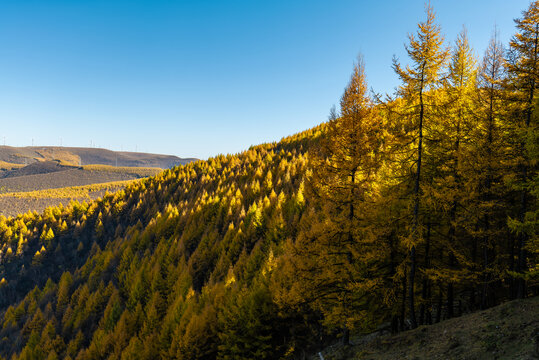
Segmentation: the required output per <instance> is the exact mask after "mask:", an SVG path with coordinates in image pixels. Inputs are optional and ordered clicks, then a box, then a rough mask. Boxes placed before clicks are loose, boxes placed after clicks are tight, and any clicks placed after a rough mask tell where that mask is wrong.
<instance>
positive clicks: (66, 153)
mask: <svg viewBox="0 0 539 360" xmlns="http://www.w3.org/2000/svg"><path fill="white" fill-rule="evenodd" d="M47 160H50V161H53V160H56V161H59V162H60V163H62V164H65V165H74V166H81V165H89V164H101V165H110V166H129V167H156V168H161V169H168V168H171V167H174V166H177V165H182V164H186V163H188V162H190V161H193V160H196V159H194V158H179V157H177V156H174V155H161V154H148V153H140V152H126V151H112V150H108V149H98V148H82V147H61V146H27V147H11V146H0V161H3V162H6V163H9V164H19V165H20V164H24V165H27V164H31V163H34V162H38V161H47ZM4 167H5V165H4Z"/></svg>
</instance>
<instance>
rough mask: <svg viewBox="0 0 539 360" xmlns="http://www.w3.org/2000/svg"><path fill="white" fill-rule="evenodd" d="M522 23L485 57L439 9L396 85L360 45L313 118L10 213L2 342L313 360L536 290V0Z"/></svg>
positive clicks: (23, 354)
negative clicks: (364, 56)
mask: <svg viewBox="0 0 539 360" xmlns="http://www.w3.org/2000/svg"><path fill="white" fill-rule="evenodd" d="M515 23H516V32H515V35H514V36H513V37H512V40H511V41H510V43H509V44H508V45H507V46H505V45H504V44H501V43H500V41H499V39H498V36H497V34H496V32H494V33H493V37H492V40H491V42H490V44H489V45H488V48H487V50H486V52H485V54H484V55H483V56H482V58H481V59H476V58H475V57H474V55H473V50H472V49H471V48H470V45H469V42H468V38H467V34H466V31H465V30H463V32H462V33H461V34H459V35H458V37H457V39H456V41H455V42H454V43H453V44H452V45H451V46H447V45H446V44H445V41H444V38H443V36H442V33H441V29H440V27H439V26H438V25H437V23H436V19H435V13H434V11H433V10H432V9H431V8H430V7H427V9H426V19H425V21H424V22H421V23H420V24H418V28H417V31H416V32H415V33H413V34H410V35H409V42H408V43H407V45H406V51H407V53H408V55H409V59H407V60H408V62H407V63H404V64H401V63H400V62H399V61H398V60H397V59H395V60H394V64H393V70H394V71H395V72H396V74H397V75H398V77H399V78H400V80H401V84H400V86H399V87H398V89H397V91H396V93H395V94H392V95H387V96H382V95H379V94H372V93H370V92H369V90H368V84H367V80H366V76H365V65H364V64H363V62H362V60H361V58H359V59H358V61H357V63H356V65H355V67H354V69H353V72H352V75H351V78H350V82H349V83H348V85H347V86H346V88H345V91H344V94H343V96H342V98H341V100H340V107H339V109H338V110H337V109H332V111H331V113H330V117H329V121H328V122H326V123H323V124H321V125H319V126H318V127H315V128H313V129H311V130H308V131H305V132H302V133H299V134H296V135H294V136H290V137H287V138H284V139H283V140H281V141H280V142H278V143H271V144H263V145H259V146H254V147H252V148H250V149H249V150H247V151H245V152H243V153H240V154H237V155H226V156H225V155H219V156H216V157H214V158H211V159H209V160H207V161H196V162H193V163H190V164H187V165H183V166H179V167H176V168H174V169H171V170H166V171H164V172H162V173H160V174H159V175H157V176H154V177H151V178H148V179H144V180H141V181H139V182H136V183H133V184H131V185H129V186H127V187H126V188H125V189H123V190H121V191H118V192H116V193H114V194H106V195H105V196H104V197H103V198H102V199H98V200H96V201H91V202H89V203H85V202H83V203H78V202H72V203H71V204H70V205H69V206H65V207H64V206H59V207H53V208H48V209H47V210H46V211H45V212H44V213H42V214H38V213H36V212H33V213H26V214H21V215H19V216H17V217H10V218H5V217H0V241H1V242H0V248H1V252H0V279H1V280H0V324H1V325H0V327H1V329H0V355H1V356H3V357H4V358H6V359H60V358H65V359H102V358H111V359H156V358H162V359H216V358H218V359H276V358H285V359H286V358H289V359H301V358H304V357H305V355H306V354H309V353H312V352H314V351H318V350H319V349H320V347H321V346H324V344H328V343H331V342H333V341H335V340H337V339H339V341H342V342H343V343H344V344H346V343H348V342H349V341H350V335H351V334H356V333H362V332H365V333H367V332H370V331H373V330H374V329H377V328H381V327H384V328H387V329H390V330H391V331H393V332H399V331H405V330H408V329H413V328H416V327H418V326H419V325H423V324H433V323H437V322H440V321H442V320H443V319H448V318H452V317H456V316H459V315H461V314H463V313H466V312H470V311H473V310H476V309H485V308H488V307H492V306H494V305H496V304H499V303H500V302H503V301H505V300H508V299H515V298H524V297H528V296H533V295H538V294H539V279H538V275H539V260H538V255H539V237H538V227H537V223H538V214H539V210H538V201H537V198H538V196H539V190H538V188H539V187H538V182H539V176H538V172H537V167H538V158H539V125H538V121H537V118H538V116H539V113H538V111H539V110H538V108H537V104H538V96H537V91H536V90H537V88H538V83H539V68H538V66H539V46H538V45H539V1H536V2H533V3H531V4H530V6H529V8H528V9H526V10H525V11H524V12H523V13H522V16H521V18H519V19H517V20H516V21H515ZM427 329H428V328H427ZM427 331H428V330H427Z"/></svg>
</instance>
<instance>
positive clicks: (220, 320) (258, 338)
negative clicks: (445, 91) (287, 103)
mask: <svg viewBox="0 0 539 360" xmlns="http://www.w3.org/2000/svg"><path fill="white" fill-rule="evenodd" d="M318 133H319V130H318V129H314V130H311V131H308V132H305V133H303V134H299V135H297V136H294V137H290V138H287V139H285V140H283V141H281V142H280V143H278V144H266V145H261V146H257V147H253V148H251V149H250V150H248V151H246V152H244V153H242V154H239V155H234V156H230V155H229V156H219V157H216V158H213V159H210V160H208V161H207V162H203V161H197V162H194V163H190V164H188V165H185V166H182V167H179V168H176V169H173V170H166V171H165V172H163V173H161V174H160V175H158V176H156V177H153V178H149V179H145V180H142V181H141V182H139V183H134V184H132V185H129V186H127V187H126V188H125V190H123V191H120V192H117V193H115V194H111V195H107V196H105V197H104V198H103V200H99V201H96V202H92V203H90V204H84V203H83V204H73V205H71V206H69V207H67V208H63V207H61V208H55V209H49V210H47V211H46V212H45V213H44V214H43V215H37V214H26V215H21V216H19V217H17V218H14V219H5V218H1V217H0V234H1V236H2V242H1V244H2V253H1V265H2V266H1V268H0V278H2V280H1V285H0V295H1V300H0V309H3V310H2V311H5V312H4V314H3V321H2V330H1V331H0V354H1V355H3V356H7V357H11V356H12V355H13V354H19V357H20V358H22V359H25V358H45V357H47V356H50V357H52V358H54V357H55V356H57V357H59V358H62V357H66V358H68V357H71V358H78V359H84V358H101V357H103V356H104V355H105V354H112V355H111V356H112V358H135V355H137V356H142V357H143V358H149V359H150V358H156V357H162V358H193V357H196V356H199V355H200V354H206V355H204V356H203V357H212V356H216V355H217V354H220V356H221V357H231V358H239V357H238V356H240V354H241V356H246V357H247V358H262V357H268V356H269V357H275V356H281V355H284V354H285V353H286V352H287V351H290V346H291V345H290V344H288V343H287V340H286V339H287V338H288V339H290V337H292V334H293V333H294V334H295V335H294V336H295V337H296V338H298V339H300V338H301V336H300V335H301V334H303V333H306V332H309V331H311V330H310V329H309V328H308V327H307V326H305V325H302V323H301V321H300V322H298V321H296V320H293V319H292V318H289V317H288V315H286V314H282V315H278V311H277V309H276V308H275V304H273V302H272V300H271V296H270V293H269V289H268V286H269V284H268V277H267V273H268V271H270V270H271V269H272V266H273V263H272V259H273V254H275V255H277V254H278V253H279V252H281V251H282V246H283V241H284V240H286V239H287V238H293V237H294V236H295V233H296V231H297V228H298V226H297V225H298V221H299V218H300V216H301V213H302V211H303V202H304V200H303V194H302V188H303V185H302V180H301V179H302V177H303V174H304V172H305V165H306V157H305V151H306V150H307V148H308V146H309V144H310V143H312V142H313V141H316V137H317V134H318ZM32 289H33V290H32ZM21 300H22V301H21ZM247 309H250V310H249V311H247V312H246V310H247ZM249 314H251V315H249ZM244 316H254V317H255V318H249V319H245V318H242V317H244ZM278 318H279V319H278ZM246 323H247V325H246ZM268 324H273V326H270V327H268ZM239 327H241V328H242V329H243V330H242V331H243V332H244V333H245V334H244V335H242V338H238V333H237V331H238V329H239ZM244 337H247V338H244ZM246 339H248V341H246ZM245 346H249V348H245ZM251 346H252V347H251ZM196 354H199V355H196ZM200 356H201V355H200Z"/></svg>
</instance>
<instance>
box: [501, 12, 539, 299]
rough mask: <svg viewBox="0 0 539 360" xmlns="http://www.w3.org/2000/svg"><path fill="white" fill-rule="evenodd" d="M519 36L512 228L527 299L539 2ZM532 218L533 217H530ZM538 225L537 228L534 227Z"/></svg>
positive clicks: (512, 55)
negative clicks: (515, 200)
mask: <svg viewBox="0 0 539 360" xmlns="http://www.w3.org/2000/svg"><path fill="white" fill-rule="evenodd" d="M515 23H516V27H517V33H516V34H515V35H514V36H513V38H512V39H511V41H510V43H509V56H508V60H507V61H506V65H507V73H508V83H507V84H508V89H509V91H510V94H511V99H512V104H511V105H512V106H511V109H512V125H513V134H514V135H515V139H516V142H515V143H514V144H513V146H514V162H515V166H516V169H517V172H518V175H517V178H516V179H515V181H514V185H515V188H516V189H517V190H518V192H519V199H518V202H519V206H518V209H517V211H516V214H515V216H514V218H513V219H511V221H510V227H511V228H512V229H513V230H515V231H516V233H517V234H518V241H517V262H516V269H515V270H516V273H517V274H518V275H517V291H516V295H517V297H518V298H523V297H526V294H527V289H526V275H525V273H526V272H527V270H528V268H529V266H530V264H529V263H528V260H529V259H528V252H527V247H528V240H529V238H530V237H531V236H533V233H534V232H535V231H536V230H535V228H536V223H537V220H536V219H535V220H534V219H533V214H536V210H537V209H536V206H537V198H536V197H535V196H534V194H533V193H534V191H533V190H534V187H533V185H534V179H535V177H536V176H537V152H536V151H534V150H533V149H534V148H536V146H537V145H536V143H535V141H536V140H537V132H538V131H539V129H538V121H537V118H538V115H537V113H536V107H537V87H538V85H539V1H534V2H532V3H531V4H530V6H529V8H528V9H527V10H526V11H524V12H523V13H522V18H520V19H516V20H515ZM530 216H531V218H530ZM534 224H535V225H534Z"/></svg>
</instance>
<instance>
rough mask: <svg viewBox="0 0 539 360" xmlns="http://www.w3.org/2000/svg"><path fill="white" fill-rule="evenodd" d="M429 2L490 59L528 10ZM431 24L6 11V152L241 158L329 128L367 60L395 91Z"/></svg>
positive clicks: (108, 10) (62, 6) (106, 3)
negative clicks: (91, 150) (397, 71)
mask: <svg viewBox="0 0 539 360" xmlns="http://www.w3.org/2000/svg"><path fill="white" fill-rule="evenodd" d="M431 4H432V5H433V7H434V9H435V11H436V13H437V16H438V21H439V23H440V25H441V26H442V31H443V32H444V34H445V35H446V40H447V41H448V42H453V41H454V39H455V37H456V35H457V34H458V33H459V32H460V30H461V29H462V26H463V25H465V26H466V27H467V29H468V34H469V37H470V40H471V43H472V45H473V46H474V48H475V51H476V54H477V55H478V56H482V53H483V51H484V49H485V47H486V45H487V43H488V40H489V38H490V36H491V34H492V31H493V28H494V25H495V24H496V25H497V26H498V28H499V31H500V35H501V39H502V41H503V42H504V43H507V41H508V40H509V38H510V37H511V35H512V34H513V32H514V23H513V19H514V18H516V17H519V16H520V14H521V11H522V10H524V9H525V8H526V7H527V6H528V4H529V2H528V1H524V0H451V1H450V0H432V1H431ZM424 18H425V14H424V1H422V0H417V1H416V0H407V1H405V0H390V1H374V0H370V1H360V0H355V1H352V0H326V1H319V0H272V1H268V0H265V1H264V0H251V1H236V0H228V1H225V0H222V1H208V0H197V1H195V0H193V1H171V0H169V1H164V0H151V1H150V0H148V1H135V0H130V1H127V0H126V1H120V0H87V1H82V0H63V1H60V0H34V1H30V0H0V126H1V127H0V143H2V142H3V141H4V137H5V142H6V144H7V145H12V146H29V145H31V144H32V139H33V141H34V144H35V145H59V144H60V141H61V142H62V144H63V145H64V146H90V143H92V145H93V146H99V147H106V148H109V149H113V150H121V149H123V150H128V151H134V150H135V149H137V150H138V151H146V152H155V153H166V154H175V155H178V156H182V157H190V156H194V157H199V158H207V157H209V156H213V155H216V154H219V153H236V152H239V151H242V150H244V149H246V148H248V147H249V146H250V145H254V144H258V143H262V142H268V141H275V140H279V139H280V138H282V137H283V136H287V135H290V134H293V133H296V132H298V131H301V130H304V129H307V128H310V127H312V126H314V125H316V124H319V123H321V122H323V121H325V120H326V118H327V114H328V112H329V109H330V107H331V105H332V104H336V103H338V101H339V98H340V96H341V94H342V91H343V89H344V87H345V85H346V83H347V81H348V78H349V76H350V73H351V70H352V66H353V63H354V60H355V58H356V56H357V54H358V53H360V52H361V53H363V55H364V59H365V65H366V71H367V76H368V80H369V85H370V86H371V87H372V88H373V89H374V90H375V91H377V92H392V91H393V88H394V87H395V86H396V85H397V84H398V80H397V79H396V77H395V75H394V73H393V72H392V70H391V58H392V56H393V54H395V55H397V56H398V57H399V58H400V60H401V61H402V62H404V63H405V62H406V61H407V59H406V56H405V53H404V48H403V44H404V43H405V42H406V40H407V38H406V36H407V33H409V32H415V31H416V27H417V22H418V21H421V20H423V19H424Z"/></svg>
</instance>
